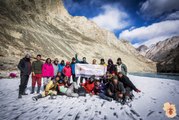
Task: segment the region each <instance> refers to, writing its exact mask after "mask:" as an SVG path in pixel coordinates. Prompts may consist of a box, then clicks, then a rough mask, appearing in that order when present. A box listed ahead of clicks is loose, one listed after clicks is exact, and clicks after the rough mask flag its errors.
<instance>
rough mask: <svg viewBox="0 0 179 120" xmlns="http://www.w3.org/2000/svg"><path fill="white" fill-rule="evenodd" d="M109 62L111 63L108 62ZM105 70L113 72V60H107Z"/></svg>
mask: <svg viewBox="0 0 179 120" xmlns="http://www.w3.org/2000/svg"><path fill="white" fill-rule="evenodd" d="M110 62H111V63H112V64H110ZM107 71H108V72H110V73H111V74H113V73H115V71H116V68H115V65H114V64H113V61H112V60H111V59H109V60H108V66H107Z"/></svg>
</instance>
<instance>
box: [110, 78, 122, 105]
mask: <svg viewBox="0 0 179 120" xmlns="http://www.w3.org/2000/svg"><path fill="white" fill-rule="evenodd" d="M125 92H126V90H125V88H124V85H123V83H122V82H120V81H118V78H117V76H114V77H113V78H112V81H111V82H110V83H109V85H108V88H107V95H108V96H109V97H112V98H113V99H114V100H116V101H118V102H120V103H122V102H123V98H124V95H125Z"/></svg>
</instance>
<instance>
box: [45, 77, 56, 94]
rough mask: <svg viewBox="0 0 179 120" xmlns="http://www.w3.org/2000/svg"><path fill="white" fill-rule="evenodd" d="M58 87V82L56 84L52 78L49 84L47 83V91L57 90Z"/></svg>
mask: <svg viewBox="0 0 179 120" xmlns="http://www.w3.org/2000/svg"><path fill="white" fill-rule="evenodd" d="M56 87H57V84H54V82H53V81H52V80H50V81H49V82H48V84H47V85H46V88H45V92H48V91H50V90H55V89H56Z"/></svg>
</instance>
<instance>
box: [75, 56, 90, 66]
mask: <svg viewBox="0 0 179 120" xmlns="http://www.w3.org/2000/svg"><path fill="white" fill-rule="evenodd" d="M75 59H76V63H81V64H88V63H87V62H86V61H80V60H78V56H77V55H75Z"/></svg>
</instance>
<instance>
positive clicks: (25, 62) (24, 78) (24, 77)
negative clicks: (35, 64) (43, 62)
mask: <svg viewBox="0 0 179 120" xmlns="http://www.w3.org/2000/svg"><path fill="white" fill-rule="evenodd" d="M17 67H18V68H19V70H20V78H21V79H20V85H19V95H18V98H22V95H27V93H25V90H26V88H27V84H28V80H29V75H30V74H31V70H32V65H31V62H30V55H29V54H26V56H25V57H24V58H22V59H21V60H20V62H19V64H18V66H17Z"/></svg>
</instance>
